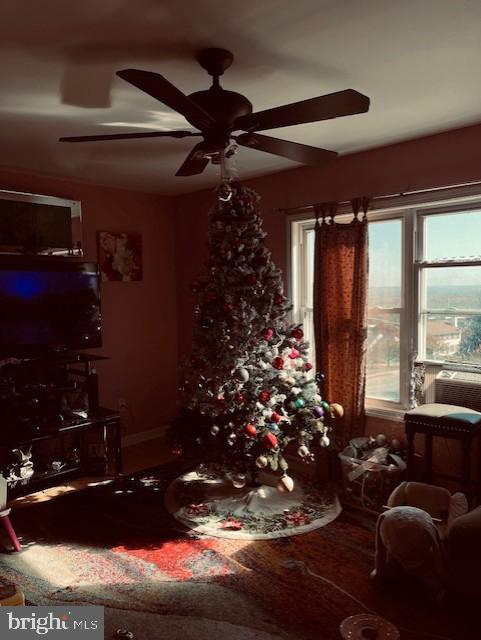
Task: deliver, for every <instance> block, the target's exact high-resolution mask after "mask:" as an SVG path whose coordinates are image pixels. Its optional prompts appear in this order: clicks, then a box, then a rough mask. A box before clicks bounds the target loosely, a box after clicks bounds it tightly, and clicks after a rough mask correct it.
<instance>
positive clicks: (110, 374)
mask: <svg viewBox="0 0 481 640" xmlns="http://www.w3.org/2000/svg"><path fill="white" fill-rule="evenodd" d="M0 188H1V189H11V190H15V191H26V192H30V193H39V194H45V195H50V196H58V197H62V198H68V199H72V200H80V201H81V205H82V217H83V241H84V248H85V257H86V258H87V259H89V260H96V258H97V249H96V231H97V230H112V231H115V230H118V231H122V230H123V231H138V232H139V233H141V234H142V241H143V263H144V274H143V280H142V281H141V282H130V283H122V282H107V283H103V286H102V316H103V321H102V324H103V348H102V349H99V350H92V352H98V353H99V354H100V355H106V356H109V357H110V358H111V359H110V360H107V361H105V362H100V363H99V364H98V373H99V381H100V401H101V403H102V404H103V405H104V406H107V407H111V408H113V409H118V406H119V399H120V398H123V399H125V400H126V401H127V403H128V408H127V409H125V410H123V411H122V418H123V429H124V434H126V433H134V432H138V431H146V430H148V429H154V428H156V427H159V426H162V425H163V424H165V423H166V422H168V421H169V420H170V419H171V418H172V417H173V416H174V415H175V411H176V390H177V361H178V355H177V315H176V304H175V299H176V274H175V267H174V218H173V216H172V203H171V200H170V199H168V198H163V197H160V196H155V195H148V194H143V193H136V192H133V191H126V190H121V189H110V188H105V187H97V186H91V185H85V184H81V183H76V182H69V181H64V180H60V179H56V178H48V177H45V176H36V175H31V174H24V173H17V172H12V171H9V170H2V169H0Z"/></svg>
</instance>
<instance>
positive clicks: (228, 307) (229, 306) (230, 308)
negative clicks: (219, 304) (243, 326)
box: [224, 302, 234, 313]
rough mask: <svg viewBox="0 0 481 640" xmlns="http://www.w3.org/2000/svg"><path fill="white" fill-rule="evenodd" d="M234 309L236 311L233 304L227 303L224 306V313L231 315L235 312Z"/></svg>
mask: <svg viewBox="0 0 481 640" xmlns="http://www.w3.org/2000/svg"><path fill="white" fill-rule="evenodd" d="M233 309H234V305H233V304H231V303H230V302H226V303H225V304H224V311H225V312H226V313H230V312H231V311H233Z"/></svg>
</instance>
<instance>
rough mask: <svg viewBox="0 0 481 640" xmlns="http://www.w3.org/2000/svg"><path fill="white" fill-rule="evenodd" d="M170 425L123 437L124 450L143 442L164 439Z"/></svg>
mask: <svg viewBox="0 0 481 640" xmlns="http://www.w3.org/2000/svg"><path fill="white" fill-rule="evenodd" d="M168 427H169V425H168V424H163V425H161V426H160V427H156V428H155V429H148V430H147V431H139V432H138V433H129V434H127V435H126V436H123V437H122V448H123V449H125V448H126V447H132V446H134V445H136V444H140V443H141V442H147V441H148V440H156V439H157V438H162V436H164V435H165V433H166V431H167V429H168Z"/></svg>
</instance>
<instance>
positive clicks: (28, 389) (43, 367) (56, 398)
mask: <svg viewBox="0 0 481 640" xmlns="http://www.w3.org/2000/svg"><path fill="white" fill-rule="evenodd" d="M105 359H106V358H105V357H103V356H96V355H91V354H87V353H66V352H61V353H47V354H35V355H33V356H32V357H26V358H24V357H22V358H18V359H14V358H9V359H7V360H1V359H0V414H1V412H2V410H3V416H2V417H3V420H2V421H1V428H0V471H3V472H4V473H5V471H6V470H7V472H8V468H7V467H6V461H7V460H9V459H10V460H11V452H12V450H13V449H20V450H22V451H24V450H25V448H28V447H30V446H32V451H33V455H32V461H33V469H34V474H33V475H32V476H31V477H30V478H28V480H27V481H22V480H17V481H16V482H10V486H9V490H8V497H9V499H12V498H16V497H18V496H21V495H27V494H29V493H33V492H35V491H39V490H42V489H45V488H48V487H52V486H55V485H57V484H60V483H61V482H63V481H65V480H67V479H72V478H74V477H80V476H85V475H92V474H94V473H95V475H100V473H106V472H107V471H109V470H111V469H113V472H114V474H115V475H120V474H121V473H122V449H121V428H120V416H119V414H118V413H117V412H115V411H113V410H111V409H107V408H104V407H99V406H98V381H97V375H96V372H95V371H94V369H93V367H92V363H94V362H96V361H99V360H105ZM49 378H51V379H52V380H55V383H53V382H52V383H50V382H49ZM39 380H40V381H41V382H39ZM79 380H80V386H79V387H78V388H81V389H82V390H83V393H84V395H85V394H86V395H87V397H88V408H87V410H86V411H84V412H83V413H82V414H81V415H79V414H78V413H75V412H74V411H70V410H69V411H68V412H67V413H66V412H65V410H64V411H62V408H61V406H60V398H61V397H62V394H63V393H64V392H65V391H66V390H69V389H71V388H72V385H73V384H74V382H73V381H75V382H76V383H77V385H79ZM37 388H38V389H39V392H38V396H39V398H40V399H39V398H36V397H35V394H36V392H35V389H37ZM22 393H23V394H25V396H26V398H25V400H26V401H28V403H29V409H28V412H27V413H25V414H24V415H19V416H15V411H13V412H12V409H11V406H9V410H8V411H5V406H6V405H8V403H9V402H10V405H11V404H12V400H14V402H15V403H16V404H15V405H14V406H15V407H16V406H17V405H18V406H19V407H22ZM27 395H28V398H27ZM44 396H48V401H45V399H44ZM2 403H3V404H2ZM52 407H54V409H53V413H52ZM55 407H56V408H55ZM19 411H21V409H19ZM12 415H13V418H12ZM9 418H10V420H9ZM94 431H96V433H95V434H93V432H94ZM87 432H92V435H95V440H96V443H97V444H96V446H99V447H101V448H102V451H103V452H104V453H103V455H102V456H101V457H100V458H98V457H97V458H95V457H94V456H91V455H89V453H88V448H87V444H86V442H85V440H86V438H85V437H84V436H85V434H87ZM89 437H90V436H89V435H87V439H88V438H89ZM66 440H69V441H70V442H71V443H75V444H76V447H75V450H76V451H78V452H79V459H78V461H77V462H78V463H76V464H73V465H72V463H71V462H70V464H69V465H68V466H67V467H66V468H65V467H64V468H61V469H59V470H55V469H49V468H45V466H44V468H40V469H39V468H38V465H37V466H36V450H37V448H40V447H48V441H52V446H53V447H54V448H55V447H58V448H60V449H62V448H63V446H64V442H65V441H66ZM102 461H103V464H102Z"/></svg>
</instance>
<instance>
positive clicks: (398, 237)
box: [366, 219, 404, 403]
mask: <svg viewBox="0 0 481 640" xmlns="http://www.w3.org/2000/svg"><path fill="white" fill-rule="evenodd" d="M401 251H402V220H400V219H394V220H379V221H376V222H372V223H370V225H369V289H368V302H367V305H368V312H367V318H368V319H367V327H368V333H367V371H366V395H367V396H368V397H369V398H376V399H378V400H387V401H391V402H396V403H399V402H401V376H400V362H401V311H402V308H403V306H404V305H403V300H402V294H403V291H402V271H401V268H402V255H401Z"/></svg>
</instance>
